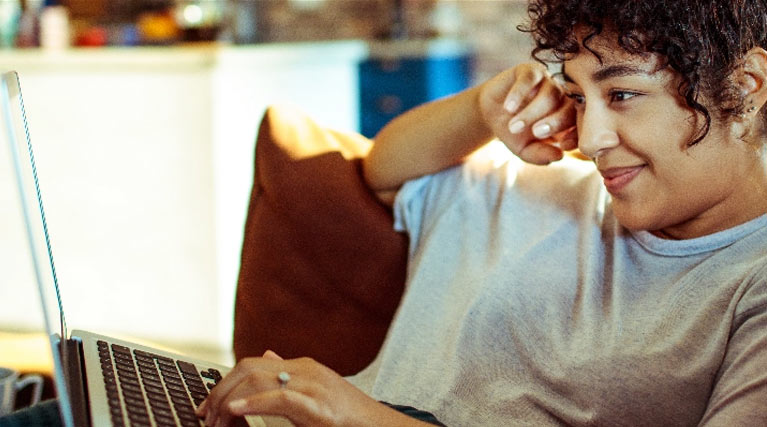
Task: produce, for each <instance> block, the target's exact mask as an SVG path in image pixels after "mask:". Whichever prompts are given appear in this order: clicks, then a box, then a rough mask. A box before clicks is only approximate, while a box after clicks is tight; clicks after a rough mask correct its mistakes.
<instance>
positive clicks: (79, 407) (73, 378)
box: [61, 339, 91, 427]
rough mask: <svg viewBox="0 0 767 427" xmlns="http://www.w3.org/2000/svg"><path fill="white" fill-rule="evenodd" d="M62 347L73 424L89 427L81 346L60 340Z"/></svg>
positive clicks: (71, 341)
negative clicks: (63, 346)
mask: <svg viewBox="0 0 767 427" xmlns="http://www.w3.org/2000/svg"><path fill="white" fill-rule="evenodd" d="M61 342H62V345H65V346H66V349H62V350H64V351H62V352H61V354H66V355H67V357H66V358H63V360H62V364H63V365H64V369H65V370H66V371H67V375H66V377H67V387H68V388H69V398H70V400H71V405H72V417H73V418H74V420H75V424H76V425H77V426H78V427H80V426H82V427H90V425H91V418H90V415H89V414H90V411H89V408H88V390H87V389H86V385H85V381H83V379H84V378H85V369H83V360H84V359H83V345H82V342H81V341H79V340H74V339H68V340H62V341H61Z"/></svg>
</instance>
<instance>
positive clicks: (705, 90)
mask: <svg viewBox="0 0 767 427" xmlns="http://www.w3.org/2000/svg"><path fill="white" fill-rule="evenodd" d="M527 11H528V15H529V18H530V22H529V23H528V24H526V25H521V26H519V27H518V28H519V29H520V30H521V31H524V32H529V33H531V35H532V37H533V40H534V42H535V47H534V49H533V57H534V58H535V59H536V60H538V61H540V62H542V63H546V62H563V61H565V60H566V59H567V57H568V56H571V55H573V54H577V53H578V52H580V50H581V47H583V48H585V49H587V50H590V51H591V52H593V53H596V52H594V51H593V50H591V49H589V46H588V42H589V40H590V39H591V38H593V37H595V36H597V35H600V34H603V33H604V34H609V35H610V36H615V37H616V38H617V39H616V41H617V42H618V45H619V46H620V47H621V48H622V49H624V50H625V51H626V52H628V53H631V54H647V53H651V54H659V55H660V57H661V58H662V60H663V61H664V65H665V66H669V67H671V69H673V70H674V71H676V72H677V73H679V75H680V76H681V79H682V83H681V84H680V86H679V94H680V96H682V97H683V98H684V99H685V101H686V103H687V105H688V106H689V107H690V108H692V109H694V110H696V111H698V112H700V113H701V114H702V115H703V116H704V117H705V119H706V123H705V126H704V128H703V129H702V135H701V136H699V137H698V138H696V139H695V140H694V141H693V142H692V143H691V145H692V144H696V143H697V142H699V141H700V140H702V139H703V138H704V137H705V135H706V134H707V133H708V130H709V129H710V127H711V114H710V113H709V111H708V109H707V108H706V107H705V106H703V105H702V104H701V103H700V102H699V100H700V99H701V98H700V95H703V96H705V97H706V98H707V99H709V100H711V101H713V102H714V103H715V105H717V107H716V109H717V113H718V114H719V117H720V118H722V119H725V120H726V119H727V118H728V117H731V116H734V115H737V114H741V113H742V112H743V111H744V109H745V105H744V103H745V99H744V97H743V95H742V93H741V92H740V91H739V90H738V88H737V86H736V83H735V82H733V81H732V80H731V79H730V76H731V75H732V72H733V71H734V70H735V69H736V68H737V67H739V66H740V65H741V64H742V62H741V61H742V58H743V56H744V55H745V53H746V52H748V50H749V49H751V48H753V47H756V46H759V47H767V0H623V1H619V0H530V3H529V5H528V9H527ZM576 28H578V29H580V28H583V29H585V30H586V31H587V34H588V35H587V36H586V37H585V38H584V39H583V42H582V46H581V42H579V40H578V39H577V37H576V33H575V30H576ZM597 57H598V58H599V55H597Z"/></svg>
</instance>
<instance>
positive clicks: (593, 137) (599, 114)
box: [577, 105, 620, 159]
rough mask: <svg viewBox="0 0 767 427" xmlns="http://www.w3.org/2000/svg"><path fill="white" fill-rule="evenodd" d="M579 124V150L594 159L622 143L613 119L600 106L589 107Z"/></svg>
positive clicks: (579, 119) (580, 118)
mask: <svg viewBox="0 0 767 427" xmlns="http://www.w3.org/2000/svg"><path fill="white" fill-rule="evenodd" d="M577 124H578V149H579V150H580V151H581V152H582V153H583V154H585V155H587V156H589V157H590V158H592V159H595V158H597V157H598V156H600V155H601V154H602V153H603V152H604V151H606V150H609V149H610V148H613V147H616V146H617V145H618V144H619V143H620V139H619V138H618V132H617V130H616V127H615V123H614V120H613V118H612V117H611V116H610V114H609V112H607V111H605V110H604V109H603V108H600V106H598V105H597V106H593V105H587V106H586V108H585V109H584V111H583V113H582V114H580V115H579V117H578V121H577Z"/></svg>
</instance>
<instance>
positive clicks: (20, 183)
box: [0, 72, 74, 426]
mask: <svg viewBox="0 0 767 427" xmlns="http://www.w3.org/2000/svg"><path fill="white" fill-rule="evenodd" d="M0 116H1V117H0V128H2V129H1V131H0V138H2V140H3V143H2V144H0V145H2V146H3V148H2V151H4V153H3V154H5V155H4V156H2V157H7V158H8V159H9V160H10V161H9V162H4V164H1V165H0V167H2V168H6V167H9V168H10V171H11V172H12V176H13V178H12V179H13V181H14V182H15V187H16V189H17V192H18V194H17V198H16V200H17V201H18V202H17V203H16V205H18V206H19V208H20V210H21V215H22V216H23V218H24V221H23V228H24V230H23V232H24V234H25V235H26V241H27V247H26V248H23V247H19V248H18V251H19V252H26V253H28V254H29V255H30V256H29V258H30V261H31V262H30V263H29V264H30V265H31V268H32V270H33V272H32V273H33V274H34V276H33V280H34V281H35V282H36V284H34V285H33V284H31V283H30V284H26V283H19V284H13V286H36V287H37V288H38V292H39V295H40V307H42V316H43V317H44V322H45V328H46V331H47V333H48V336H49V337H50V342H51V350H52V352H53V361H54V364H55V366H54V381H55V384H56V389H57V391H58V398H59V405H60V406H61V412H62V417H63V421H64V425H66V426H73V425H74V422H73V419H72V415H71V414H72V411H71V404H70V400H69V393H67V392H64V391H65V390H66V387H67V385H66V380H65V378H64V369H63V365H62V360H67V357H68V355H67V354H65V353H64V351H65V350H64V346H60V345H59V337H62V338H64V339H66V338H68V333H67V329H66V322H65V320H64V311H63V307H62V302H61V294H60V292H59V287H58V279H57V277H56V268H55V264H54V262H53V251H52V248H51V241H50V236H49V234H48V230H47V223H46V219H45V210H44V209H43V202H42V187H43V186H42V183H40V182H39V180H38V177H37V170H36V166H35V158H34V152H33V150H32V145H31V141H30V133H29V127H28V123H27V117H26V113H25V110H24V101H23V99H22V96H21V87H20V85H19V78H18V75H17V74H16V73H15V72H7V73H4V74H2V76H0ZM8 163H10V165H9V164H8ZM5 196H7V195H5ZM8 200H12V199H11V198H8Z"/></svg>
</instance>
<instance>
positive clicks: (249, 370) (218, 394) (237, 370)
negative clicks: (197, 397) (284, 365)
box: [200, 358, 274, 425]
mask: <svg viewBox="0 0 767 427" xmlns="http://www.w3.org/2000/svg"><path fill="white" fill-rule="evenodd" d="M273 363H274V361H271V360H268V359H260V358H247V359H243V360H241V361H240V362H239V363H237V364H236V365H235V366H234V368H233V369H232V370H231V371H230V372H229V373H228V374H227V375H225V376H224V378H222V379H221V381H219V383H218V384H217V385H216V386H215V387H214V388H213V389H212V390H211V391H210V394H209V395H208V397H207V398H206V399H205V401H204V402H203V405H205V407H204V412H205V413H204V414H200V415H202V416H204V417H205V423H206V424H207V425H213V424H214V423H215V421H216V419H217V418H218V416H219V414H218V412H219V410H220V406H221V403H222V402H223V401H224V400H225V399H226V397H227V396H228V395H229V393H231V391H232V390H234V389H235V388H236V387H237V386H238V385H239V384H240V383H242V382H248V383H249V384H251V386H252V387H260V388H261V389H263V388H264V387H265V384H258V381H257V378H258V376H259V374H261V375H262V376H264V377H265V376H270V374H264V373H263V372H264V371H265V370H267V369H269V368H270V367H269V366H266V365H272V364H273ZM272 369H274V368H272ZM264 381H265V380H264Z"/></svg>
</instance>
